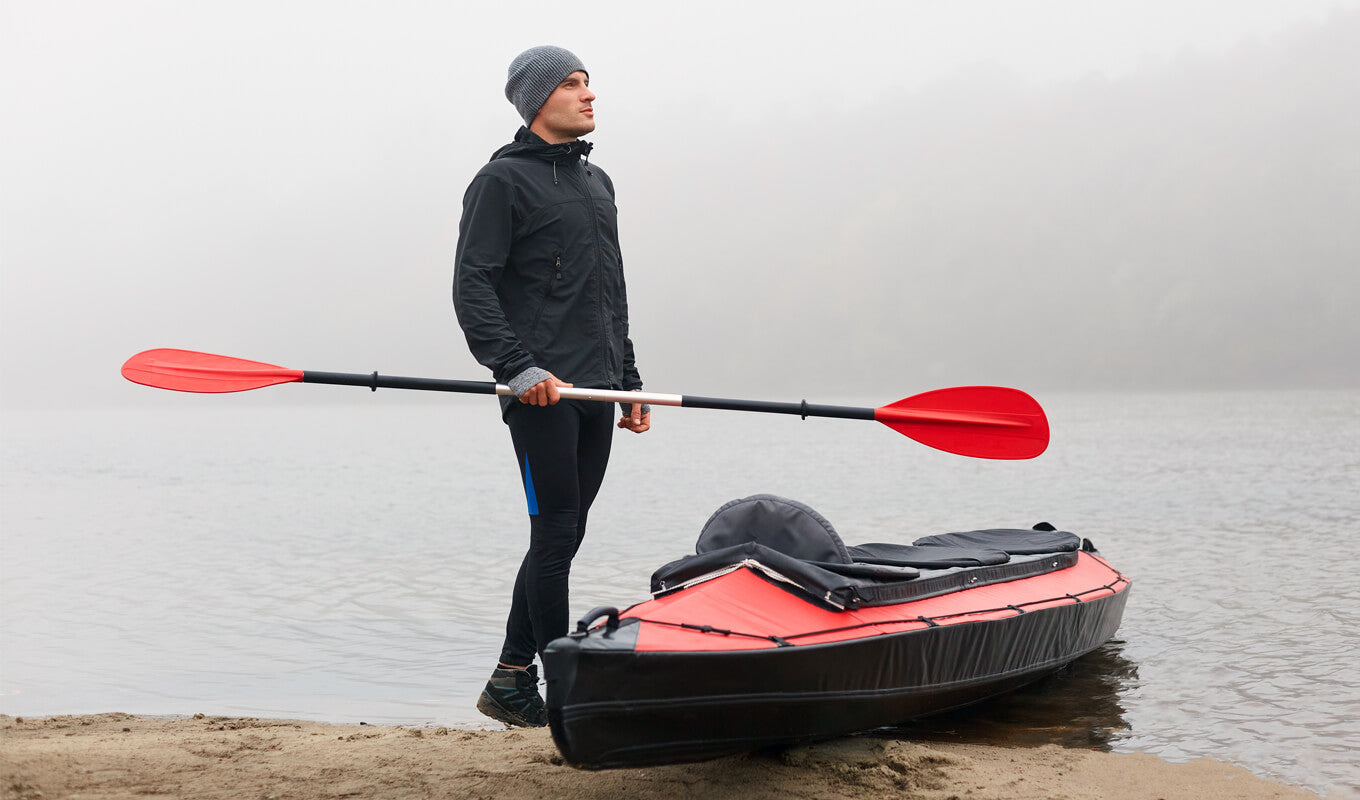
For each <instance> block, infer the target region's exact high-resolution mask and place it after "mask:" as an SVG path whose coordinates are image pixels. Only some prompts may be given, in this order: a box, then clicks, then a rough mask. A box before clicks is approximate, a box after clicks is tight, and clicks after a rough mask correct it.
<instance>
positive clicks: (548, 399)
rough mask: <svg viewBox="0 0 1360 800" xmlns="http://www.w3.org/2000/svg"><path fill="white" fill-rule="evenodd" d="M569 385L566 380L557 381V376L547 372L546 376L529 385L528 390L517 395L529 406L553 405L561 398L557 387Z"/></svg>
mask: <svg viewBox="0 0 1360 800" xmlns="http://www.w3.org/2000/svg"><path fill="white" fill-rule="evenodd" d="M559 386H571V384H570V383H567V382H566V381H559V380H558V379H557V376H555V375H553V374H551V373H549V375H548V377H547V378H545V379H543V380H541V381H539V382H538V383H535V384H534V385H533V386H531V387H529V391H527V392H525V393H524V394H522V395H520V396H519V401H520V402H521V403H526V404H528V405H531V406H555V405H557V401H558V400H561V399H562V395H561V394H560V393H558V391H557V387H559Z"/></svg>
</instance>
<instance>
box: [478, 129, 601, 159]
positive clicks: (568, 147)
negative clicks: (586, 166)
mask: <svg viewBox="0 0 1360 800" xmlns="http://www.w3.org/2000/svg"><path fill="white" fill-rule="evenodd" d="M594 147H595V145H593V144H591V143H590V142H587V141H585V140H583V139H577V140H576V141H574V142H563V143H561V144H548V143H547V142H546V141H544V139H543V137H541V136H539V135H538V134H536V133H534V132H533V131H531V130H529V129H528V128H526V127H524V126H520V129H519V131H517V132H516V133H515V140H514V141H513V142H511V143H509V144H507V145H505V146H503V147H501V148H500V149H499V150H497V151H496V152H494V153H492V154H491V160H492V161H495V160H496V159H498V158H509V157H513V156H519V157H524V156H534V157H537V158H541V159H543V160H544V161H561V160H563V159H566V158H578V157H581V156H585V157H587V158H589V157H590V151H591V150H592V149H593V148H594Z"/></svg>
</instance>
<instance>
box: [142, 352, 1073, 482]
mask: <svg viewBox="0 0 1360 800" xmlns="http://www.w3.org/2000/svg"><path fill="white" fill-rule="evenodd" d="M123 377H124V378H127V379H128V380H130V381H132V382H133V383H140V384H142V385H144V386H154V387H156V388H158V389H173V390H175V391H179V392H203V393H218V392H244V391H248V390H250V389H260V388H263V387H265V386H273V385H275V384H280V383H329V384H337V385H341V386H367V387H368V388H369V389H371V390H373V391H375V392H376V391H377V390H378V389H379V388H383V389H420V390H424V391H433V392H462V393H465V394H500V395H510V394H511V392H510V388H509V387H508V386H505V385H504V384H499V383H492V382H490V381H457V380H440V379H436V378H400V377H394V376H389V375H379V374H378V373H376V372H373V373H370V374H361V373H345V372H313V371H310V370H307V371H303V370H300V369H286V368H284V367H276V366H274V365H273V364H264V363H261V362H259V361H247V360H245V359H242V358H232V357H231V356H218V355H213V354H211V353H197V352H194V351H192V350H173V349H158V350H146V351H144V352H141V353H138V354H137V355H135V356H133V357H132V358H129V359H128V360H127V363H125V364H123ZM558 391H559V392H560V393H561V395H562V397H566V398H571V399H576V400H598V401H601V402H608V403H649V404H651V405H655V406H679V407H681V408H711V409H722V410H727V411H755V412H761V413H766V414H797V415H799V416H801V417H802V418H803V419H807V418H808V417H836V418H840V419H866V420H877V421H879V422H881V423H883V424H884V425H887V426H888V427H889V428H892V429H893V430H895V431H897V432H898V433H901V434H903V435H904V436H908V437H910V438H912V439H914V440H916V441H918V442H920V443H921V444H924V445H926V446H928V447H933V448H935V449H937V450H944V451H945V452H948V453H956V454H958V455H961V456H972V457H974V458H1003V459H1018V458H1034V457H1035V456H1037V455H1039V454H1040V453H1042V452H1044V449H1045V448H1047V447H1048V419H1047V418H1046V417H1045V416H1044V410H1043V409H1042V408H1041V407H1040V406H1039V403H1038V402H1036V401H1035V400H1034V398H1032V397H1030V396H1029V395H1027V394H1025V393H1024V392H1022V391H1020V390H1019V389H1008V388H1005V387H1002V386H957V387H954V388H952V389H936V390H934V391H930V392H924V393H922V394H918V395H912V396H911V397H905V398H903V399H901V400H898V401H897V402H895V403H889V404H888V405H886V406H880V407H878V408H856V407H852V406H828V405H812V404H809V403H808V402H807V401H806V400H804V401H802V402H800V403H776V402H769V401H765V400H731V399H726V398H721V397H696V396H694V395H679V394H660V393H657V392H623V391H615V390H611V389H578V388H575V387H571V388H567V387H563V388H561V389H559V390H558Z"/></svg>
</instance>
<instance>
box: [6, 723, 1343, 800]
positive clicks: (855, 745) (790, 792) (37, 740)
mask: <svg viewBox="0 0 1360 800" xmlns="http://www.w3.org/2000/svg"><path fill="white" fill-rule="evenodd" d="M148 795H156V796H162V797H185V798H224V799H225V798H232V800H236V799H237V798H259V799H261V800H264V799H265V798H297V799H298V800H314V799H316V800H319V799H320V798H336V797H358V798H396V799H398V800H401V799H404V798H524V797H561V798H619V799H620V800H622V799H623V798H667V800H674V798H677V797H705V798H709V797H717V798H724V797H731V798H741V800H758V799H759V798H780V799H781V800H784V799H785V798H878V797H884V798H886V797H893V798H921V799H922V800H948V799H949V798H959V799H963V798H966V799H967V800H992V799H993V798H994V799H995V800H1024V799H1025V798H1035V799H1036V800H1037V799H1039V798H1043V800H1157V799H1158V798H1163V799H1164V800H1172V798H1197V799H1199V800H1220V799H1221V800H1229V798H1232V800H1265V798H1281V799H1283V798H1316V797H1317V795H1314V794H1311V793H1309V792H1307V791H1304V790H1302V789H1299V788H1296V787H1289V786H1285V785H1282V784H1278V783H1273V782H1270V781H1267V780H1264V779H1262V778H1258V777H1256V776H1254V775H1252V774H1250V773H1248V772H1247V771H1246V770H1244V769H1242V768H1240V767H1235V766H1231V765H1228V764H1223V763H1220V762H1217V761H1213V760H1210V759H1200V760H1197V761H1192V762H1190V763H1187V764H1169V763H1167V762H1165V761H1162V760H1160V759H1158V758H1155V757H1153V756H1149V755H1141V754H1133V755H1122V754H1112V753H1104V752H1097V751H1094V750H1085V749H1066V748H1061V747H1058V746H1055V745H1051V744H1050V745H1044V746H1041V747H1034V748H1014V747H998V746H993V745H984V744H968V743H959V742H904V741H896V740H888V739H878V738H873V737H852V738H847V739H839V740H836V741H832V742H827V743H823V744H818V745H811V746H806V747H797V748H791V749H784V750H778V751H768V752H761V753H754V754H748V755H744V756H735V757H731V758H724V759H719V760H715V761H708V762H704V763H700V764H683V765H675V766H667V767H649V768H644V769H629V770H602V771H591V770H581V769H576V768H573V767H571V766H568V765H565V764H563V763H562V759H561V756H560V755H559V754H558V752H557V749H556V747H554V746H553V743H552V739H551V737H550V736H549V735H548V732H547V730H545V729H536V730H509V731H466V730H453V729H448V728H397V727H377V726H369V725H327V724H323V723H315V722H294V721H288V720H264V719H252V718H239V717H211V716H204V715H201V714H200V715H196V716H195V717H193V718H190V719H174V720H166V719H158V718H147V717H137V716H132V715H128V714H96V715H88V716H78V717H72V716H61V717H46V718H41V719H24V718H14V717H7V716H0V797H3V798H5V799H6V800H9V799H10V798H14V800H55V798H77V797H80V798H139V799H144V798H145V797H147V796H148Z"/></svg>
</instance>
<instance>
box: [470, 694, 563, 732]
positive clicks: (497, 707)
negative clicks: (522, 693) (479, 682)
mask: <svg viewBox="0 0 1360 800" xmlns="http://www.w3.org/2000/svg"><path fill="white" fill-rule="evenodd" d="M477 710H478V711H480V712H482V713H483V714H485V715H487V716H488V717H491V718H492V719H494V720H496V721H497V722H502V723H505V724H506V725H509V726H511V727H514V728H542V727H544V726H546V725H547V724H548V723H546V722H530V721H529V720H527V719H525V718H524V717H521V716H520V715H518V714H516V713H515V712H513V711H511V710H510V709H508V708H506V707H504V706H502V705H501V704H500V703H497V702H496V698H494V697H492V696H491V695H489V694H487V693H486V692H482V696H481V697H478V698H477Z"/></svg>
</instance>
